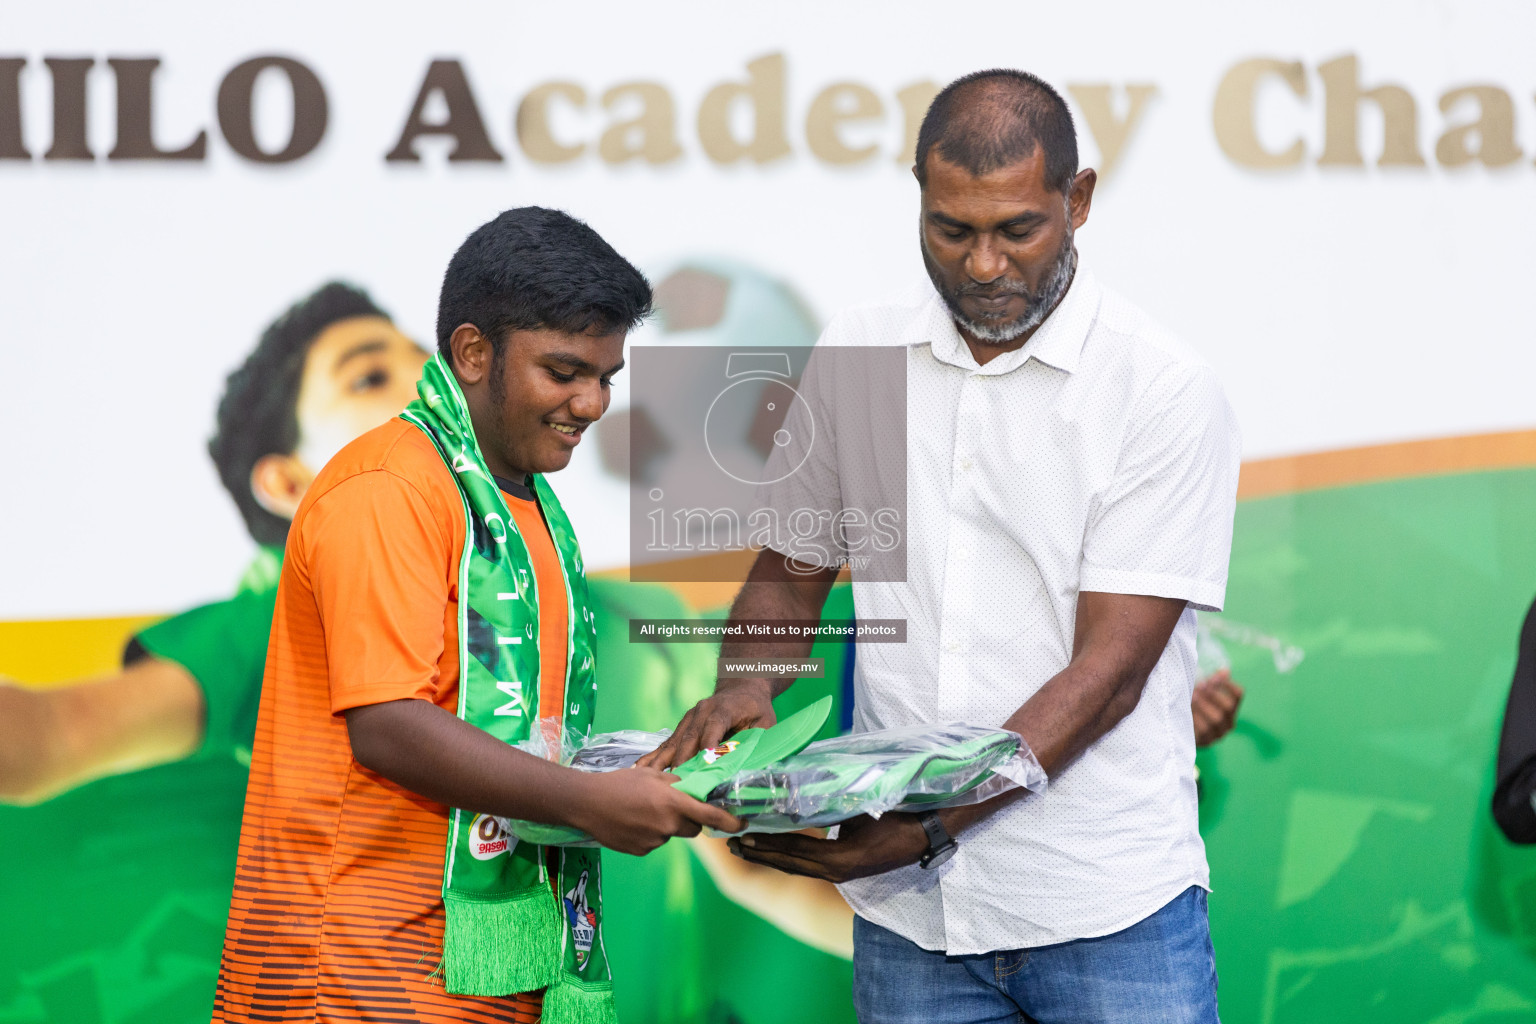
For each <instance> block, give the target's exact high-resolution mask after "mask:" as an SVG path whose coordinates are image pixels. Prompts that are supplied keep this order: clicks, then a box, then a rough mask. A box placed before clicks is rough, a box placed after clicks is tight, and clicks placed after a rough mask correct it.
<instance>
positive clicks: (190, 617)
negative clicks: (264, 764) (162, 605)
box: [134, 588, 277, 756]
mask: <svg viewBox="0 0 1536 1024" xmlns="http://www.w3.org/2000/svg"><path fill="white" fill-rule="evenodd" d="M276 600H277V590H276V588H267V589H265V590H260V591H250V590H242V591H240V592H239V593H238V594H236V595H235V596H234V597H232V598H230V599H229V600H228V601H219V602H216V603H214V604H205V605H202V606H201V607H198V608H193V609H192V610H190V611H187V612H183V613H182V614H180V615H176V616H173V617H171V618H169V619H166V620H165V621H164V622H158V623H156V624H155V625H153V626H150V627H149V628H148V629H146V630H143V631H142V632H140V633H139V634H138V635H137V636H136V637H135V638H134V639H136V640H137V641H138V643H139V646H140V647H142V648H143V649H144V650H145V651H147V652H148V653H150V654H152V655H154V656H155V657H157V658H163V659H165V660H167V661H174V662H175V663H176V664H178V665H180V666H181V667H182V668H184V669H186V670H187V672H188V673H189V674H191V676H192V678H193V679H195V680H196V681H197V685H198V686H199V687H200V688H201V689H202V691H203V702H204V705H205V707H206V713H205V717H204V728H203V744H202V747H201V748H200V749H199V750H198V752H197V755H196V756H210V755H218V754H224V755H227V754H229V753H231V752H233V751H249V750H250V749H251V740H252V737H253V736H254V735H255V733H256V711H257V708H258V707H259V706H260V703H261V677H262V671H263V669H264V668H265V667H266V662H267V638H268V636H269V635H270V634H271V632H272V611H273V606H274V604H275V603H276Z"/></svg>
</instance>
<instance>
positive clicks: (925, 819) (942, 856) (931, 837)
mask: <svg viewBox="0 0 1536 1024" xmlns="http://www.w3.org/2000/svg"><path fill="white" fill-rule="evenodd" d="M917 820H918V821H920V822H921V823H922V825H923V831H924V832H926V833H928V850H927V852H926V853H924V854H923V855H922V856H921V857H919V858H918V860H917V863H918V866H919V867H924V868H936V867H938V866H939V865H940V864H943V863H944V862H945V861H947V860H949V858H951V857H953V856H954V855H955V851H956V850H958V849H960V844H959V843H957V842H955V840H954V838H953V837H952V836H951V835H950V834H949V833H948V832H946V831H945V830H944V823H943V822H942V821H940V820H939V812H938V811H927V812H926V813H923V814H919V815H918V816H917Z"/></svg>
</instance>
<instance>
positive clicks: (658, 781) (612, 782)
mask: <svg viewBox="0 0 1536 1024" xmlns="http://www.w3.org/2000/svg"><path fill="white" fill-rule="evenodd" d="M577 774H578V775H579V776H580V778H581V779H582V784H581V785H580V786H579V787H578V792H579V796H578V798H577V800H576V802H575V805H574V806H573V807H572V808H571V814H570V823H571V824H572V825H574V826H576V827H577V828H579V829H581V830H582V831H583V832H585V833H587V834H588V835H590V836H591V837H592V838H593V839H596V840H597V841H598V842H599V843H601V844H603V845H604V846H606V847H608V849H610V850H617V851H619V852H620V853H629V854H634V855H635V856H637V857H641V856H644V855H645V854H647V853H650V852H651V851H652V850H654V849H656V847H658V846H660V845H661V844H662V843H665V842H666V841H667V840H668V839H671V838H672V837H673V836H682V837H684V838H689V837H692V836H696V835H698V834H699V831H700V829H701V828H702V827H703V826H705V825H708V826H709V827H710V828H714V829H718V830H720V831H721V832H740V831H741V830H742V829H743V828H744V827H745V825H744V824H743V822H742V821H741V819H740V818H737V817H735V816H734V815H732V814H728V813H726V812H725V811H723V810H721V809H720V808H719V807H714V806H712V805H710V804H706V803H701V802H700V801H698V800H695V799H694V798H693V797H691V796H689V795H688V794H687V793H684V792H682V791H681V790H678V789H673V788H672V783H674V782H676V781H677V776H676V775H669V774H667V773H665V772H659V771H657V770H655V769H654V768H638V767H636V768H626V769H623V770H620V771H616V772H605V773H601V774H592V775H587V774H585V773H577Z"/></svg>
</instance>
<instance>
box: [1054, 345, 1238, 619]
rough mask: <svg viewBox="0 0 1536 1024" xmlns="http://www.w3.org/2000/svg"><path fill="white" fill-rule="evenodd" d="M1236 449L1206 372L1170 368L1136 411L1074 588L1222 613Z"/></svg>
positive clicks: (1230, 423)
mask: <svg viewBox="0 0 1536 1024" xmlns="http://www.w3.org/2000/svg"><path fill="white" fill-rule="evenodd" d="M1241 457H1242V443H1241V438H1240V436H1239V434H1238V429H1237V421H1236V418H1235V417H1234V416H1233V414H1232V409H1231V407H1230V406H1229V405H1228V404H1227V399H1226V396H1225V395H1224V394H1223V393H1222V389H1221V385H1220V384H1219V383H1218V382H1217V380H1216V376H1215V374H1214V373H1213V372H1212V371H1211V370H1210V369H1208V368H1205V367H1200V368H1197V369H1194V370H1192V371H1183V370H1172V369H1170V370H1168V371H1165V372H1164V373H1163V374H1161V375H1159V377H1158V378H1157V379H1155V380H1154V381H1153V383H1152V386H1151V387H1149V388H1148V390H1147V391H1146V392H1145V393H1144V394H1143V395H1142V397H1141V399H1140V400H1139V401H1138V403H1137V408H1136V410H1135V412H1134V413H1133V414H1132V417H1131V420H1130V424H1129V426H1128V429H1127V435H1126V439H1125V442H1124V444H1123V447H1122V449H1121V452H1120V457H1119V460H1118V464H1117V466H1116V469H1115V473H1114V476H1113V478H1112V480H1111V481H1110V483H1109V486H1108V487H1107V488H1106V490H1105V492H1104V493H1103V494H1101V495H1100V496H1099V500H1098V501H1097V503H1096V505H1095V509H1094V512H1093V515H1092V516H1091V518H1090V520H1089V524H1088V529H1087V533H1086V536H1085V537H1084V540H1083V567H1082V577H1081V583H1080V586H1079V589H1081V590H1088V591H1101V592H1105V593H1112V594H1146V595H1150V596H1153V597H1172V598H1183V599H1184V600H1186V601H1188V602H1189V603H1190V604H1191V605H1193V606H1194V607H1196V608H1198V609H1201V610H1206V611H1220V610H1221V606H1222V603H1223V602H1224V601H1225V599H1226V589H1227V562H1228V559H1229V557H1230V555H1231V550H1232V516H1233V513H1234V511H1235V508H1236V501H1237V474H1238V467H1239V464H1240V462H1241Z"/></svg>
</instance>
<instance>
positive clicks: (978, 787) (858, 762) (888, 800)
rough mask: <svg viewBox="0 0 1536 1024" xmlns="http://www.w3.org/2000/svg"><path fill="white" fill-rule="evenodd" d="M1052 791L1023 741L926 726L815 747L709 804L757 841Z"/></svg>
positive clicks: (749, 777)
mask: <svg viewBox="0 0 1536 1024" xmlns="http://www.w3.org/2000/svg"><path fill="white" fill-rule="evenodd" d="M1045 782H1046V779H1045V772H1044V771H1043V770H1041V768H1040V763H1039V761H1037V760H1036V759H1035V756H1034V754H1033V753H1032V752H1031V751H1030V749H1029V747H1028V745H1026V744H1025V743H1024V740H1023V738H1022V737H1021V736H1019V734H1018V733H1015V732H1009V731H1008V730H1006V729H984V728H978V727H976V726H970V725H960V724H950V725H917V726H907V727H904V728H898V729H881V730H879V731H877V732H865V733H855V734H852V735H848V736H838V737H836V738H834V739H829V740H821V741H819V742H816V743H812V744H811V745H810V746H808V747H806V748H805V749H804V750H802V751H801V752H800V753H798V754H796V755H794V756H793V757H787V758H785V759H784V760H782V761H780V762H779V763H778V764H775V765H770V766H769V767H767V768H764V769H760V770H758V771H752V772H742V773H740V774H738V775H736V776H735V777H733V778H731V779H730V780H729V781H727V782H724V783H722V784H721V785H719V786H717V787H715V789H713V790H712V791H711V792H710V794H709V802H710V803H712V804H714V805H715V806H717V807H723V808H725V809H726V810H728V811H730V812H731V813H732V814H735V815H737V816H739V817H742V818H744V819H746V821H747V822H748V826H747V831H748V832H793V831H795V830H797V829H802V828H816V827H822V826H826V825H835V824H837V823H838V822H842V821H847V820H848V819H849V818H852V817H855V816H857V815H860V814H868V815H870V816H871V817H875V818H878V817H879V816H880V815H882V814H884V813H885V812H887V811H893V810H894V811H924V810H936V809H938V808H940V807H957V806H961V805H965V804H972V803H980V802H982V801H983V800H989V799H991V798H992V797H994V796H997V795H998V794H1000V793H1003V792H1006V791H1007V790H1009V789H1012V788H1014V787H1015V786H1023V787H1024V788H1026V789H1029V790H1031V791H1033V792H1043V791H1044V788H1045Z"/></svg>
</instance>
